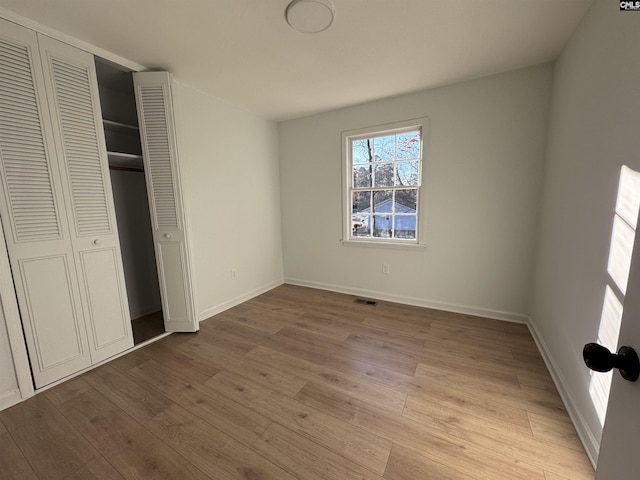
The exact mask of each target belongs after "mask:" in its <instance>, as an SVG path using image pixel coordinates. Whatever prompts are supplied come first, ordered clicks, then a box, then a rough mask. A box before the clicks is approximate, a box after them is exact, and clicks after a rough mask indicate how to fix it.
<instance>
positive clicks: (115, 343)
mask: <svg viewBox="0 0 640 480" xmlns="http://www.w3.org/2000/svg"><path fill="white" fill-rule="evenodd" d="M117 264H118V256H117V252H116V250H115V249H114V248H104V249H99V250H91V251H85V252H81V253H80V269H81V270H82V277H83V279H84V282H85V285H84V287H85V290H86V291H87V292H88V294H89V299H88V300H89V302H88V316H87V322H89V323H90V328H89V332H91V334H92V335H93V338H91V339H90V344H91V345H94V348H95V350H96V352H97V353H98V354H99V356H100V357H104V358H108V357H110V356H112V355H115V354H117V353H119V352H120V351H121V348H120V343H121V342H124V341H127V340H128V339H129V338H130V330H131V323H130V321H129V319H128V316H127V315H126V312H125V311H123V308H125V307H126V306H125V305H123V304H122V302H115V303H114V302H113V301H111V300H112V299H113V298H117V297H118V295H119V292H120V289H121V288H123V287H124V285H122V284H121V280H120V278H118V276H117V272H118V268H117ZM116 319H119V322H117V321H116Z"/></svg>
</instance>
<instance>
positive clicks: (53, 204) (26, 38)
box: [0, 20, 91, 387]
mask: <svg viewBox="0 0 640 480" xmlns="http://www.w3.org/2000/svg"><path fill="white" fill-rule="evenodd" d="M60 187H61V179H60V172H59V171H58V161H57V158H56V152H55V148H54V140H53V134H52V128H51V124H50V120H49V116H48V111H47V108H46V94H45V90H44V77H43V73H42V66H41V63H40V57H39V52H38V43H37V37H36V34H35V32H33V31H30V30H27V29H25V28H22V27H19V26H17V25H15V24H13V23H11V22H7V21H4V20H0V216H1V218H2V223H3V227H4V231H5V235H6V243H7V250H8V252H9V256H10V259H11V269H12V274H13V279H14V283H15V289H16V295H17V298H18V304H19V306H20V314H21V317H22V323H23V326H24V330H25V338H26V341H27V347H28V350H29V360H30V363H31V368H32V372H33V377H34V382H35V385H36V387H41V386H43V385H46V384H48V383H51V382H53V381H55V380H58V379H60V378H62V377H64V376H66V375H69V374H71V373H74V372H76V371H78V370H80V369H82V368H85V367H88V366H89V365H91V358H90V354H89V348H88V344H87V335H86V330H85V324H84V321H83V314H82V303H81V301H80V292H79V291H78V286H77V285H78V281H77V272H76V265H75V261H74V256H73V247H72V243H71V233H70V231H69V227H68V225H69V224H68V219H67V214H66V209H65V202H64V198H63V196H62V195H61V191H62V190H61V188H60Z"/></svg>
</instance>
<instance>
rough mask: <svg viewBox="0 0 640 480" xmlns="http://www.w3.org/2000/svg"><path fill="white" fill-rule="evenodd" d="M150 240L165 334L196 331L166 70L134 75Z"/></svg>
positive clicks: (169, 84)
mask: <svg viewBox="0 0 640 480" xmlns="http://www.w3.org/2000/svg"><path fill="white" fill-rule="evenodd" d="M133 83H134V87H135V95H136V106H137V109H138V123H139V125H140V138H141V140H142V154H143V158H144V170H145V178H146V181H147V192H148V197H149V210H150V212H151V224H152V228H153V243H154V247H155V252H156V263H157V265H158V280H159V283H160V296H161V298H162V311H163V313H164V325H165V329H166V331H167V332H195V331H197V330H198V320H197V318H196V314H195V306H194V301H193V290H192V282H191V271H190V268H189V265H190V263H189V244H188V241H187V229H186V226H185V217H184V211H183V202H182V192H181V184H180V177H179V168H178V151H177V143H176V133H175V119H174V112H173V97H172V92H171V77H170V75H169V73H168V72H137V73H134V74H133Z"/></svg>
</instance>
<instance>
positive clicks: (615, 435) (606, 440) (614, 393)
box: [596, 232, 640, 480]
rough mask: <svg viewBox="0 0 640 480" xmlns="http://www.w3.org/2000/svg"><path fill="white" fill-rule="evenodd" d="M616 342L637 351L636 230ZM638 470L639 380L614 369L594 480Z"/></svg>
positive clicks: (639, 252) (639, 268)
mask: <svg viewBox="0 0 640 480" xmlns="http://www.w3.org/2000/svg"><path fill="white" fill-rule="evenodd" d="M618 345H621V346H629V347H632V348H634V349H635V350H636V352H639V353H640V235H639V234H638V233H637V232H636V235H635V241H634V246H633V255H632V258H631V269H630V272H629V281H628V283H627V289H626V295H625V302H624V313H623V316H622V325H621V328H620V336H619V341H618ZM638 472H640V381H636V382H633V383H632V382H629V381H626V380H624V379H623V378H622V377H621V375H619V374H618V372H614V375H613V383H612V385H611V393H610V395H609V404H608V407H607V415H606V420H605V424H604V431H603V434H602V442H601V444H600V454H599V457H598V467H597V473H596V479H597V480H618V479H632V478H638V475H639V474H638Z"/></svg>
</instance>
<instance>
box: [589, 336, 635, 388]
mask: <svg viewBox="0 0 640 480" xmlns="http://www.w3.org/2000/svg"><path fill="white" fill-rule="evenodd" d="M582 356H583V358H584V363H585V364H586V365H587V367H589V368H590V369H591V370H595V371H596V372H608V371H609V370H611V369H612V368H617V369H618V370H620V375H622V378H624V379H625V380H629V381H630V382H635V381H636V380H637V379H638V376H639V375H640V361H639V360H638V354H637V353H636V351H635V350H634V349H633V348H631V347H620V350H618V353H617V354H615V353H611V352H610V351H609V349H608V348H607V347H603V346H602V345H600V344H597V343H587V344H586V345H585V346H584V349H583V350H582Z"/></svg>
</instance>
